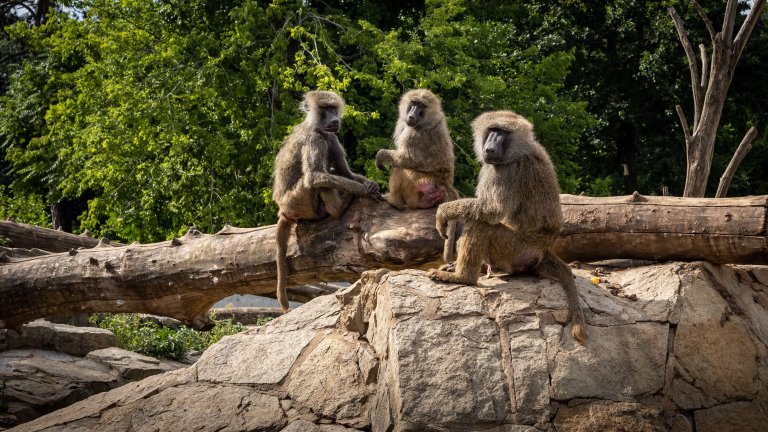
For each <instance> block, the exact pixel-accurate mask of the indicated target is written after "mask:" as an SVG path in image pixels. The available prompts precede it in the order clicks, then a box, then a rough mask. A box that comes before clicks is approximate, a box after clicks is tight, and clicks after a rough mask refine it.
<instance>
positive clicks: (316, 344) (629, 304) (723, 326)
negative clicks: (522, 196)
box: [18, 263, 768, 432]
mask: <svg viewBox="0 0 768 432" xmlns="http://www.w3.org/2000/svg"><path fill="white" fill-rule="evenodd" d="M597 273H598V275H599V278H600V283H599V284H595V283H593V282H591V281H590V279H592V277H593V276H592V275H590V274H588V273H587V272H586V271H584V270H579V271H577V274H578V277H577V285H578V290H579V295H580V298H581V301H582V305H583V306H584V307H585V312H586V316H587V322H588V324H589V326H588V328H587V341H586V345H583V346H582V345H579V344H578V343H577V342H576V341H574V340H573V339H572V338H571V336H570V331H569V330H570V329H569V324H568V322H567V308H566V303H565V295H564V293H563V291H562V288H561V287H560V286H559V285H557V284H556V283H554V282H552V281H549V280H545V279H540V278H534V277H513V278H508V279H507V280H503V279H499V278H488V279H484V280H482V281H481V283H480V286H478V287H467V286H460V285H448V284H439V283H435V282H433V281H431V280H430V279H429V278H428V277H427V276H426V274H425V273H424V272H421V271H413V270H412V271H401V272H387V271H386V270H379V271H372V272H367V273H365V274H364V275H363V278H362V279H361V281H359V282H358V283H356V284H355V285H353V286H351V287H350V288H348V289H346V290H344V291H342V292H340V293H338V294H336V295H333V296H326V297H321V298H318V299H315V300H314V301H312V302H310V303H308V304H306V305H304V306H302V307H300V308H298V309H297V310H295V311H293V312H291V313H289V314H286V315H284V316H282V317H280V318H278V319H277V320H275V321H274V322H272V323H271V324H269V325H267V326H264V327H260V328H257V329H252V330H249V331H248V332H246V333H241V334H238V335H234V336H229V337H226V338H224V339H223V340H222V341H220V342H219V343H218V344H216V345H214V346H213V347H212V348H210V349H209V350H208V351H206V352H205V353H204V354H203V356H202V357H201V359H200V360H199V361H198V362H197V363H196V364H195V365H193V366H192V367H190V368H187V369H181V370H178V371H174V372H170V373H166V374H164V375H156V376H153V377H150V378H147V379H145V380H143V381H140V382H138V383H132V384H128V385H126V386H123V387H121V388H119V389H116V390H112V391H110V392H106V393H103V394H100V395H96V396H94V397H91V398H90V399H88V400H85V401H82V402H79V403H76V404H74V405H72V406H70V407H68V408H66V409H62V410H59V411H57V412H54V413H51V414H49V415H46V416H44V417H42V418H39V419H37V420H34V421H32V422H29V423H26V424H24V425H22V426H21V427H20V428H19V429H18V430H24V431H46V430H47V431H54V430H55V431H67V430H73V431H74V430H126V431H128V430H198V431H208V430H210V431H214V430H225V431H240V430H249V431H280V430H284V431H349V430H372V431H390V430H394V431H430V430H433V431H473V430H482V431H499V432H501V431H506V432H523V431H525V432H534V431H608V430H623V431H675V432H689V431H693V430H696V431H697V432H708V431H716V432H726V431H750V430H754V431H757V430H765V425H766V424H768V348H767V347H766V345H767V344H768V269H767V268H765V267H754V266H753V267H743V266H742V267H729V266H722V267H720V266H712V265H709V264H705V263H695V264H679V263H670V264H663V265H652V266H646V267H639V268H632V269H624V270H617V269H614V270H610V271H609V272H608V274H605V272H597Z"/></svg>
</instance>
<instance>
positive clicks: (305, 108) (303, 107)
mask: <svg viewBox="0 0 768 432" xmlns="http://www.w3.org/2000/svg"><path fill="white" fill-rule="evenodd" d="M299 109H301V111H302V112H305V113H306V112H309V103H307V101H306V100H303V101H301V105H299Z"/></svg>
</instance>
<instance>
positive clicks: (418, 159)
mask: <svg viewBox="0 0 768 432" xmlns="http://www.w3.org/2000/svg"><path fill="white" fill-rule="evenodd" d="M414 102H416V103H419V104H421V106H422V107H423V108H422V111H421V118H420V120H419V121H418V122H417V123H416V124H414V125H412V126H409V125H408V123H407V121H406V117H407V115H408V110H409V107H410V106H411V104H412V103H414ZM398 112H399V116H398V119H397V124H396V125H395V132H394V134H393V136H392V140H393V141H394V143H395V147H396V149H395V150H379V152H378V153H377V154H376V166H377V167H379V168H380V169H382V170H383V169H384V166H385V165H391V166H392V172H391V174H390V176H389V195H388V196H387V201H389V203H390V204H392V205H393V206H394V207H396V208H398V209H403V208H406V207H407V208H412V209H419V208H431V207H435V206H437V205H439V204H441V203H443V202H447V201H453V200H455V199H457V198H458V197H459V194H458V192H457V191H456V189H454V187H453V171H454V154H453V141H451V136H450V134H449V133H448V125H447V123H446V121H445V114H444V113H443V109H442V106H441V104H440V99H438V97H437V96H436V95H435V94H434V93H432V92H431V91H429V90H426V89H418V90H410V91H408V92H407V93H405V94H404V95H403V97H402V98H401V99H400V104H399V106H398ZM450 229H451V230H454V229H455V224H453V225H452V226H451V228H450ZM445 244H446V248H445V251H444V258H445V260H446V261H450V260H452V259H453V255H454V250H453V249H452V247H453V245H454V241H453V239H452V236H451V238H449V239H448V241H446V243H445Z"/></svg>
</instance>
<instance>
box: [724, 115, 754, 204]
mask: <svg viewBox="0 0 768 432" xmlns="http://www.w3.org/2000/svg"><path fill="white" fill-rule="evenodd" d="M756 136H757V129H755V128H754V127H751V128H750V129H749V131H747V134H746V135H744V139H742V140H741V144H739V147H738V148H736V151H735V152H734V153H733V157H732V158H731V162H730V163H729V164H728V167H727V168H726V169H725V172H723V176H722V177H720V184H719V185H718V186H717V193H716V194H715V198H725V196H726V195H727V194H728V188H729V187H730V186H731V179H733V174H734V173H735V172H736V168H738V167H739V164H741V161H742V160H744V157H745V156H746V155H747V153H749V151H750V150H752V141H753V140H754V139H755V137H756Z"/></svg>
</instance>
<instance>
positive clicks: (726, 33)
mask: <svg viewBox="0 0 768 432" xmlns="http://www.w3.org/2000/svg"><path fill="white" fill-rule="evenodd" d="M738 10H739V0H728V4H727V5H726V6H725V17H724V18H723V41H724V42H725V43H727V44H728V45H730V44H731V42H732V41H733V27H734V25H735V24H736V13H737V12H738Z"/></svg>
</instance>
